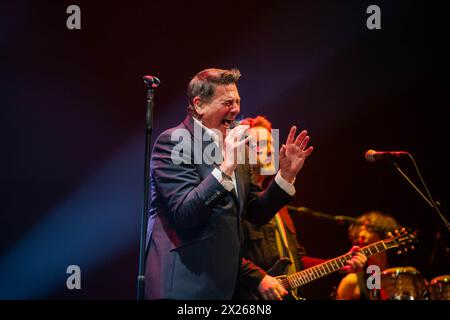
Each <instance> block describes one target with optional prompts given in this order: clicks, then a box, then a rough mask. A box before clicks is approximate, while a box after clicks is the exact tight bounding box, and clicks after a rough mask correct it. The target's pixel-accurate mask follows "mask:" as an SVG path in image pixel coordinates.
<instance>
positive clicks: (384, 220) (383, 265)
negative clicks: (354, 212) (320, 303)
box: [336, 211, 399, 300]
mask: <svg viewBox="0 0 450 320" xmlns="http://www.w3.org/2000/svg"><path fill="white" fill-rule="evenodd" d="M395 229H399V224H398V223H397V221H396V220H395V219H394V218H393V217H391V216H389V215H386V214H383V213H381V212H380V211H369V212H366V213H364V214H363V215H361V216H359V217H358V218H357V223H356V224H352V225H351V226H350V227H349V231H348V236H349V239H350V240H351V241H352V242H353V243H354V244H358V245H359V246H366V245H369V244H372V243H375V242H377V241H380V240H383V239H384V238H385V237H386V234H387V233H388V232H389V231H391V232H392V231H394V230H395ZM367 265H377V266H379V267H380V270H381V271H383V270H385V269H387V268H389V261H388V252H387V251H384V252H381V253H378V254H376V255H374V256H371V257H370V258H369V261H368V263H367ZM367 276H368V275H367V274H366V272H365V270H364V271H361V272H358V273H352V274H348V275H347V276H346V277H345V278H343V279H342V280H341V282H340V284H339V286H338V288H337V294H336V299H337V300H370V299H371V298H372V297H371V294H370V292H369V290H368V289H367V285H366V280H367Z"/></svg>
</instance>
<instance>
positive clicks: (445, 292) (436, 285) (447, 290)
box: [430, 275, 450, 300]
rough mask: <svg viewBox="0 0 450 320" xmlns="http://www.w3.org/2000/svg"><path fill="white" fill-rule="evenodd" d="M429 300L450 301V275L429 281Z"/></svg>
mask: <svg viewBox="0 0 450 320" xmlns="http://www.w3.org/2000/svg"><path fill="white" fill-rule="evenodd" d="M430 298H431V300H450V275H445V276H439V277H436V278H434V279H433V280H431V282H430Z"/></svg>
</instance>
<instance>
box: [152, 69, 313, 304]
mask: <svg viewBox="0 0 450 320" xmlns="http://www.w3.org/2000/svg"><path fill="white" fill-rule="evenodd" d="M240 76H241V74H240V72H239V70H237V69H232V70H222V69H206V70H203V71H201V72H199V73H198V74H197V75H196V76H195V77H194V78H193V79H192V80H191V81H190V83H189V86H188V90H187V94H188V99H189V106H188V115H187V116H186V118H185V120H184V121H183V122H182V123H180V124H179V125H178V126H177V127H175V128H171V129H168V130H166V131H165V132H163V133H162V134H161V135H160V136H159V137H158V138H157V139H156V141H155V144H154V148H153V153H152V159H151V173H150V174H151V192H152V202H151V204H150V212H149V214H150V218H149V222H148V232H147V258H146V270H145V293H146V297H147V298H148V299H231V298H232V296H233V293H234V291H235V289H236V284H237V281H238V276H239V271H240V268H241V265H242V258H241V255H240V243H241V237H242V231H241V221H242V218H243V217H242V215H243V214H244V212H245V215H246V216H245V218H246V219H247V220H248V221H250V222H251V223H253V224H255V225H260V226H262V225H264V224H266V223H267V222H269V221H270V220H271V218H272V217H273V216H274V215H275V214H276V213H277V212H278V211H279V210H280V209H281V208H282V207H283V206H284V205H285V204H286V203H287V202H288V201H289V200H291V199H292V197H293V195H294V194H295V188H294V185H293V182H294V180H295V178H296V176H297V174H298V172H299V171H300V169H301V168H302V166H303V164H304V162H305V159H306V158H307V157H308V156H309V155H310V154H311V152H312V151H313V148H312V147H311V146H310V147H308V142H309V137H308V136H307V132H306V131H305V130H303V131H302V132H301V133H300V134H299V135H298V136H297V137H295V133H296V127H295V126H293V127H292V128H291V129H290V132H289V134H288V137H287V140H286V143H285V144H284V145H282V147H281V149H280V153H279V170H278V172H277V174H276V176H275V179H274V180H273V181H272V183H271V184H270V185H269V186H268V187H267V189H266V190H265V191H264V192H261V189H260V188H259V187H258V186H257V185H255V184H254V183H252V181H251V178H250V172H249V168H248V166H247V165H245V164H240V163H241V162H239V161H237V159H238V158H239V157H238V152H239V151H242V149H243V148H242V147H243V146H244V145H245V144H247V143H248V140H249V137H246V138H245V135H246V131H247V129H248V126H244V125H238V126H236V127H234V128H233V123H234V121H235V119H236V116H237V115H238V114H239V112H240V101H241V99H240V96H239V92H238V89H237V82H238V80H239V78H240ZM211 146H212V148H211ZM180 150H181V151H180ZM211 150H216V151H217V152H210V151H211ZM244 150H245V149H244ZM207 151H208V152H207ZM198 155H200V159H199V156H198ZM217 155H220V157H217ZM222 157H223V158H222ZM218 158H220V160H223V161H217V159H218ZM199 160H200V161H199ZM280 294H281V295H283V294H285V292H280Z"/></svg>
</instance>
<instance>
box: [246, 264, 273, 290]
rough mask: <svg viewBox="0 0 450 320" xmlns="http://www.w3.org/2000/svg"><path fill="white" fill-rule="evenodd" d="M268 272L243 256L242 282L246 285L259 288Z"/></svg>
mask: <svg viewBox="0 0 450 320" xmlns="http://www.w3.org/2000/svg"><path fill="white" fill-rule="evenodd" d="M266 275H267V273H266V272H265V271H264V270H263V269H261V268H260V267H258V266H257V265H256V264H254V263H253V262H252V261H250V260H247V259H245V258H242V264H241V273H240V278H241V282H242V284H243V285H244V286H245V287H248V288H253V289H255V290H256V289H257V288H258V286H259V284H260V283H261V281H262V279H263V278H264V277H265V276H266Z"/></svg>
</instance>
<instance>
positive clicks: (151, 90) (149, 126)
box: [137, 76, 161, 300]
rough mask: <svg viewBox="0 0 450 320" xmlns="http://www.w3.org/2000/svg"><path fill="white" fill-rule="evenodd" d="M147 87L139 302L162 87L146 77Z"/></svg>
mask: <svg viewBox="0 0 450 320" xmlns="http://www.w3.org/2000/svg"><path fill="white" fill-rule="evenodd" d="M142 79H143V80H144V83H145V86H146V87H147V112H146V117H145V155H144V203H143V206H142V207H143V209H142V215H141V234H140V248H139V274H138V279H137V300H143V298H144V284H145V270H144V269H145V247H146V235H147V216H148V205H149V202H151V194H149V185H150V157H151V149H150V143H151V141H152V132H153V108H154V103H153V98H154V94H155V89H156V88H157V87H158V86H159V85H160V83H161V82H160V81H159V79H158V78H156V77H152V76H144V77H143V78H142Z"/></svg>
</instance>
